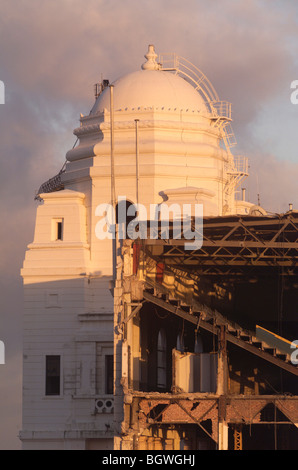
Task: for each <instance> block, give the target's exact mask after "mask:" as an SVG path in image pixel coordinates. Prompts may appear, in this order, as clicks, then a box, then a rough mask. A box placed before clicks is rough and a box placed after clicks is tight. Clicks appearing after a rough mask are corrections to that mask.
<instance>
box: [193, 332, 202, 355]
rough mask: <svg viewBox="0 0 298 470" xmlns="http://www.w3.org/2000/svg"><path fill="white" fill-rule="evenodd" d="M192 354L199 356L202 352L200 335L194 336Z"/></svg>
mask: <svg viewBox="0 0 298 470" xmlns="http://www.w3.org/2000/svg"><path fill="white" fill-rule="evenodd" d="M194 352H195V353H196V354H200V353H202V352H203V342H202V337H201V335H197V334H196V337H195V347H194Z"/></svg>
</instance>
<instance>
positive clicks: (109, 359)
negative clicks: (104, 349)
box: [105, 354, 114, 395]
mask: <svg viewBox="0 0 298 470" xmlns="http://www.w3.org/2000/svg"><path fill="white" fill-rule="evenodd" d="M105 375H106V377H105V393H106V394H107V395H113V393H114V356H113V355H111V354H109V355H106V356H105Z"/></svg>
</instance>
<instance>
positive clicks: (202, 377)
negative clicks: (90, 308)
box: [114, 211, 298, 450]
mask: <svg viewBox="0 0 298 470" xmlns="http://www.w3.org/2000/svg"><path fill="white" fill-rule="evenodd" d="M184 243H185V240H183V239H180V240H175V239H172V238H171V237H170V238H169V239H167V240H164V239H162V238H161V233H160V231H159V234H158V238H156V239H150V238H149V237H148V238H147V239H145V240H135V241H132V240H125V241H124V243H123V246H122V248H121V251H122V255H121V257H120V258H119V260H118V261H119V262H118V271H117V280H116V289H115V318H114V328H115V336H114V354H115V374H116V375H115V383H116V388H115V428H116V433H117V435H116V437H115V448H118V449H139V450H151V449H155V450H159V449H160V450H161V449H164V450H169V449H173V450H178V449H180V450H181V449H184V450H186V449H190V450H193V449H242V448H244V449H257V448H260V449H267V448H268V449H293V448H294V449H295V448H296V446H297V423H298V394H297V376H298V368H297V365H296V364H295V363H293V361H291V358H293V352H295V349H294V348H295V344H294V343H293V344H292V341H289V340H286V339H284V337H286V338H293V339H294V337H293V335H294V334H295V328H297V325H296V320H295V315H296V308H297V303H295V302H294V299H295V298H297V282H298V268H297V259H298V213H297V212H292V211H291V212H288V213H287V214H284V215H278V216H261V215H259V216H230V217H220V218H205V219H204V233H203V246H202V248H201V249H200V250H193V251H189V250H185V248H184ZM277 332H279V333H280V334H279V335H277ZM281 333H282V334H283V335H284V336H282V335H281ZM296 335H297V334H296ZM264 430H266V432H264ZM260 436H262V437H261V439H260Z"/></svg>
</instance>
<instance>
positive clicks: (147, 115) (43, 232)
mask: <svg viewBox="0 0 298 470" xmlns="http://www.w3.org/2000/svg"><path fill="white" fill-rule="evenodd" d="M145 58H146V62H145V63H144V64H143V65H142V69H141V70H139V71H137V72H133V73H130V74H128V75H125V76H124V77H122V78H120V79H118V80H116V81H115V82H114V83H113V84H112V85H111V86H108V83H107V81H104V82H103V83H102V84H101V85H100V87H99V93H98V96H97V99H96V102H95V104H94V106H93V108H92V110H91V112H90V114H89V115H87V116H81V118H80V126H79V127H78V128H76V129H75V130H74V134H75V135H76V136H77V138H78V145H76V146H75V147H74V148H73V149H71V150H70V151H69V152H68V153H67V155H66V159H67V162H66V166H65V170H64V171H63V172H61V174H59V175H58V177H57V178H53V179H51V180H50V181H49V182H48V183H47V184H45V185H43V186H42V187H41V188H40V190H39V194H38V198H39V199H40V201H41V204H40V205H39V207H38V209H37V217H36V226H35V234H34V241H33V243H31V244H30V245H29V246H28V250H27V252H26V257H25V261H24V265H23V269H22V276H23V279H24V288H25V315H24V331H25V333H24V395H23V411H24V415H23V430H22V432H21V439H22V441H23V446H24V448H28V449H30V448H34V449H37V448H40V449H46V448H51V449H63V448H65V449H91V448H97V449H100V448H101V449H105V448H106V449H108V448H112V446H113V309H114V306H113V296H112V294H111V290H112V289H111V283H110V281H111V280H112V276H113V263H114V261H113V250H112V241H111V237H110V236H109V235H108V232H107V236H106V237H105V236H101V237H99V236H98V232H97V226H98V223H99V222H100V221H101V220H102V217H103V213H102V212H101V213H99V211H98V207H103V206H102V205H105V204H107V205H108V204H112V205H114V204H115V202H116V200H117V199H118V198H121V197H122V198H124V197H125V198H126V200H127V201H128V202H129V203H132V204H134V203H141V204H143V205H144V206H145V207H146V208H147V209H148V210H149V206H150V205H151V204H160V203H162V202H163V201H169V203H172V202H173V203H175V202H178V203H180V202H190V203H201V204H203V210H204V215H205V216H218V215H228V214H233V213H245V212H247V211H249V210H250V207H251V204H249V203H246V202H245V201H238V202H237V201H236V199H235V191H236V188H237V185H238V184H239V182H240V180H241V178H242V177H244V176H246V175H247V162H246V160H245V159H238V160H237V159H236V158H234V157H233V155H232V153H231V145H232V144H233V140H232V137H233V134H232V132H231V128H230V122H231V107H230V104H229V103H226V102H221V101H219V99H218V96H217V94H216V92H215V90H214V88H213V87H212V85H211V84H210V82H209V81H208V80H207V78H206V77H205V76H204V75H203V74H202V73H201V72H200V71H199V70H198V69H197V68H195V67H194V66H192V65H191V64H189V63H188V62H187V61H185V60H183V59H181V58H178V57H177V56H171V57H168V56H164V57H160V58H159V59H158V58H157V55H156V53H155V51H154V48H153V46H149V50H148V53H147V54H146V55H145ZM106 230H108V227H107V228H106Z"/></svg>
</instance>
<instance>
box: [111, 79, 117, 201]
mask: <svg viewBox="0 0 298 470" xmlns="http://www.w3.org/2000/svg"><path fill="white" fill-rule="evenodd" d="M110 129H111V200H112V206H113V208H114V209H115V204H116V194H115V162H114V85H110Z"/></svg>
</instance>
